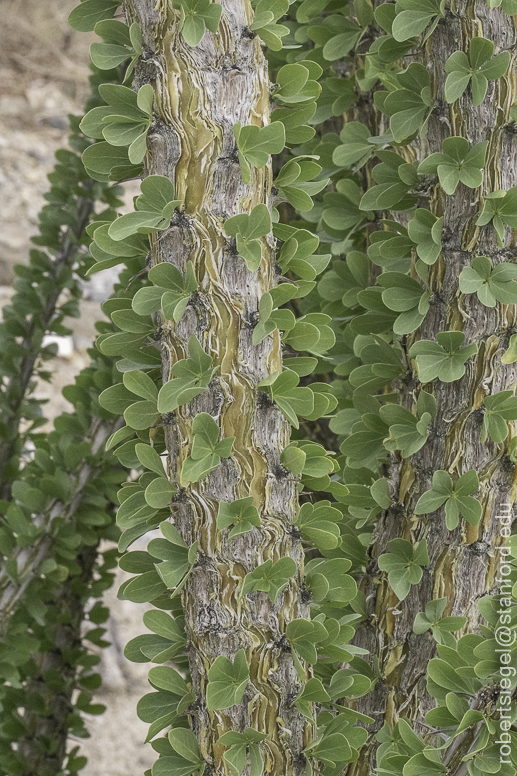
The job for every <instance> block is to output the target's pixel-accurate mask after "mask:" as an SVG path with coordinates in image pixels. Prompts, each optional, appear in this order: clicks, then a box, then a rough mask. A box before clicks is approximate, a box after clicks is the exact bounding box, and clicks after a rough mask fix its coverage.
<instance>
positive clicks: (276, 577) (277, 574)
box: [240, 558, 296, 603]
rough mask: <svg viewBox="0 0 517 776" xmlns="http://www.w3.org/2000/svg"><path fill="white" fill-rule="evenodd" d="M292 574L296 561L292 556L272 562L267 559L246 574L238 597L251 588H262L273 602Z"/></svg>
mask: <svg viewBox="0 0 517 776" xmlns="http://www.w3.org/2000/svg"><path fill="white" fill-rule="evenodd" d="M294 574H296V563H295V562H294V560H293V559H292V558H280V560H277V561H276V563H274V564H273V561H271V560H267V561H266V562H265V563H262V564H261V565H260V566H257V568H256V569H255V570H254V571H251V572H250V573H249V574H246V576H245V578H244V584H243V586H242V589H241V593H240V597H241V598H242V597H243V596H245V595H247V593H249V592H251V591H252V590H262V591H263V592H265V593H268V595H269V598H270V600H271V602H272V603H275V601H276V599H277V597H278V594H279V593H280V591H281V590H282V589H283V588H284V587H285V586H286V585H287V583H288V582H289V579H290V578H291V577H292V576H294Z"/></svg>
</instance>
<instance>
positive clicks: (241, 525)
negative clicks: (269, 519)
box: [217, 496, 260, 539]
mask: <svg viewBox="0 0 517 776" xmlns="http://www.w3.org/2000/svg"><path fill="white" fill-rule="evenodd" d="M231 525H233V526H234V527H233V528H232V530H231V531H230V533H229V535H228V539H233V537H234V536H240V535H241V534H243V533H247V532H248V531H251V529H252V528H253V527H254V526H256V527H258V526H260V517H259V513H258V510H257V508H256V507H255V506H253V496H249V497H248V498H241V499H238V500H237V501H233V502H231V503H227V502H225V501H220V502H219V511H218V513H217V528H218V529H219V530H220V531H222V530H224V529H225V528H229V527H230V526H231Z"/></svg>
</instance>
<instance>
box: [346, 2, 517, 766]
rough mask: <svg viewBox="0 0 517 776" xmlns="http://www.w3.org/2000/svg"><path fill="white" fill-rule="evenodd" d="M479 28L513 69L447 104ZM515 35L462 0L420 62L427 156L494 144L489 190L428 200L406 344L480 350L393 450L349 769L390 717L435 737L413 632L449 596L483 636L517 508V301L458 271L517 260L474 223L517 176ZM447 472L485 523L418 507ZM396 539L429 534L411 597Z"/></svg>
mask: <svg viewBox="0 0 517 776" xmlns="http://www.w3.org/2000/svg"><path fill="white" fill-rule="evenodd" d="M475 36H482V37H484V38H487V39H489V40H491V41H493V42H494V44H495V52H494V53H497V52H498V51H504V50H510V52H511V53H512V59H511V62H510V66H509V68H508V71H507V73H506V75H505V76H504V77H503V78H501V79H499V80H498V81H489V86H488V91H487V94H486V97H485V99H484V101H483V102H482V104H481V105H479V106H478V107H475V106H473V105H472V96H471V94H470V90H469V89H468V90H467V91H466V92H465V94H464V95H463V96H462V97H461V98H460V100H459V101H457V102H455V103H452V104H451V105H448V104H447V103H446V102H445V100H444V98H443V94H444V83H445V78H446V73H445V72H444V67H443V65H444V63H445V61H446V60H447V58H448V57H449V56H450V55H451V54H452V53H453V52H454V51H456V50H463V51H468V50H469V42H470V40H471V39H472V38H473V37H475ZM516 42H517V34H516V28H515V24H514V21H513V19H512V17H509V16H507V15H506V14H504V13H503V12H502V11H501V10H500V9H494V10H491V9H489V8H488V7H487V5H486V3H485V2H482V1H480V2H477V1H476V2H456V3H454V4H453V6H452V8H451V12H450V13H447V17H446V19H445V20H444V21H443V22H441V23H440V24H439V25H438V27H437V29H436V31H435V32H434V33H433V35H432V36H431V38H430V39H429V40H428V42H427V43H426V46H425V49H424V50H421V56H420V61H421V62H422V63H423V64H424V65H427V67H428V70H429V72H430V75H431V83H432V85H433V86H432V88H433V90H434V94H435V98H436V100H437V101H436V108H437V109H435V111H434V112H433V115H432V117H431V121H430V124H429V131H428V134H427V143H423V144H421V147H418V146H419V145H420V144H418V142H417V141H415V142H414V143H413V144H412V147H413V149H414V150H415V151H416V153H417V158H419V159H423V158H424V157H426V156H428V155H429V154H430V153H433V152H436V151H439V150H441V143H442V141H443V139H444V138H446V137H449V136H452V135H458V136H463V137H465V138H467V139H468V141H469V143H470V144H471V145H473V144H475V143H478V142H480V141H482V140H485V139H486V140H488V141H489V146H488V151H487V163H486V167H485V177H484V182H483V186H482V187H481V188H480V189H477V190H472V189H468V188H467V187H465V186H464V185H463V184H460V185H459V186H458V188H457V190H456V192H455V194H454V195H452V196H446V195H445V193H444V192H443V190H442V189H441V188H440V186H439V185H436V186H435V187H434V189H433V190H432V195H431V200H430V202H429V201H424V202H422V203H421V204H420V206H421V207H430V209H431V210H432V212H433V213H434V214H435V215H437V216H441V215H443V216H444V230H443V240H442V246H443V247H442V254H441V255H442V258H441V259H439V260H438V262H436V263H435V264H434V265H433V266H432V267H431V268H430V269H431V271H430V290H431V291H432V293H433V298H432V305H431V309H430V311H429V313H428V315H427V317H426V319H425V320H424V322H423V324H422V326H421V327H420V329H419V331H418V332H416V333H415V335H412V337H411V339H410V340H409V341H408V343H407V349H409V346H410V345H411V344H412V342H413V341H415V340H416V339H434V336H435V335H436V333H438V332H441V331H447V330H458V331H463V332H464V334H465V344H466V345H470V344H472V343H475V344H477V346H478V353H477V355H476V356H474V357H473V358H472V359H470V360H469V362H468V363H467V371H466V373H465V376H464V377H463V378H462V379H461V380H457V381H455V382H452V383H443V382H440V381H438V380H435V381H433V383H432V385H428V386H427V390H430V389H431V388H432V390H433V392H434V394H435V397H436V399H437V404H438V414H437V417H436V419H435V420H434V422H433V424H432V426H431V432H430V435H429V439H428V441H427V443H426V444H425V445H424V447H423V448H422V449H421V450H420V451H419V452H418V453H417V454H416V455H413V456H412V457H410V458H408V459H405V460H403V459H401V458H400V454H398V453H397V454H395V455H392V456H391V471H390V475H389V479H390V482H391V484H392V486H393V489H394V500H395V503H394V504H393V507H392V508H390V509H389V510H388V511H387V512H385V513H383V515H382V517H381V519H380V522H379V524H378V527H377V529H376V532H375V534H374V538H373V542H372V544H371V546H370V548H369V556H370V557H371V558H372V562H371V564H370V566H369V567H368V569H367V572H368V573H367V575H366V576H365V577H364V578H363V581H362V586H361V587H362V590H363V592H364V593H365V595H366V600H367V612H368V615H369V621H368V622H366V623H364V624H363V626H362V627H361V628H360V629H359V631H358V633H357V636H356V640H355V642H356V643H357V644H359V645H360V646H362V647H366V648H367V649H369V650H370V652H371V654H372V656H376V657H377V658H378V659H379V661H380V673H381V678H380V679H379V681H378V682H377V685H376V687H375V690H374V691H373V692H372V693H370V694H368V695H367V696H365V698H362V699H361V700H360V702H358V703H357V708H358V710H360V711H362V712H363V713H365V714H370V715H372V716H373V717H374V718H375V719H376V724H375V725H372V727H371V728H370V729H371V730H372V735H371V736H370V739H369V741H368V743H367V744H366V745H365V747H364V749H363V751H362V752H361V754H360V757H359V760H358V761H357V762H356V763H353V764H351V765H350V766H349V768H348V770H347V776H366V774H371V773H372V772H373V769H374V767H375V751H376V748H377V743H376V741H375V733H376V732H377V731H378V730H379V729H380V728H381V727H382V725H383V723H384V722H385V721H386V722H388V723H389V724H390V725H394V724H395V723H396V722H397V720H398V719H399V718H400V717H406V718H407V719H408V721H409V722H410V724H411V726H412V727H414V728H415V730H416V732H417V733H420V734H421V735H424V736H425V735H426V734H427V735H428V734H429V733H428V730H427V729H426V727H424V726H422V725H420V724H419V723H421V722H423V720H424V716H425V714H426V712H427V711H428V710H429V709H430V708H433V706H434V705H435V703H434V701H433V699H432V698H431V697H430V696H429V694H428V693H427V691H426V679H425V676H426V672H427V666H428V663H429V660H430V659H431V658H432V657H433V656H434V655H435V648H436V644H435V641H434V639H433V637H432V636H431V635H430V633H429V632H428V633H424V634H422V635H416V634H414V633H413V622H414V619H415V616H416V614H417V613H418V612H419V611H423V609H424V608H425V604H426V603H427V602H429V601H430V600H432V599H436V598H443V597H447V599H448V604H447V607H446V609H445V612H444V616H448V615H464V616H466V617H467V623H466V625H465V627H464V629H463V630H462V631H460V632H459V633H458V634H457V636H460V635H463V633H476V632H479V624H480V622H481V620H482V617H481V615H480V613H479V610H478V608H477V601H478V599H479V598H481V597H482V596H483V595H485V594H494V593H496V592H497V590H498V579H497V576H498V572H497V568H498V563H499V561H500V552H499V548H500V547H501V545H502V544H504V542H505V539H504V538H503V537H502V536H501V533H500V520H497V516H498V515H499V516H501V515H505V516H506V515H508V513H509V511H510V512H511V513H515V509H514V501H515V486H514V480H515V465H514V464H513V462H512V461H511V460H510V459H509V457H508V454H507V451H508V443H509V441H510V438H511V436H512V433H511V434H510V436H509V437H508V438H507V440H506V442H505V443H503V444H502V445H496V444H495V443H493V442H492V441H491V440H490V438H488V440H487V442H486V443H484V444H482V443H481V442H480V436H481V426H482V420H483V413H484V408H483V399H484V397H485V396H486V395H491V394H495V393H499V392H500V391H504V390H513V389H514V387H515V384H516V379H517V370H516V368H515V365H510V366H504V365H502V364H501V360H500V359H501V356H502V354H503V353H504V351H505V350H506V348H507V347H508V340H509V336H510V334H511V333H513V331H515V326H516V323H517V311H516V307H515V306H513V305H508V306H506V305H501V304H497V305H496V307H495V308H493V309H491V308H487V307H484V306H483V305H482V304H481V302H479V300H478V298H477V296H476V294H470V295H468V296H463V295H462V294H460V292H459V290H458V277H459V274H460V272H461V270H462V268H463V267H464V266H466V265H469V264H470V263H471V260H472V258H473V257H474V256H476V255H485V256H489V257H490V258H491V259H492V261H493V264H494V265H497V264H499V263H500V262H503V261H513V260H515V257H517V248H516V241H515V232H513V233H512V232H511V230H510V229H508V228H507V229H506V234H505V242H504V247H503V249H502V250H501V249H500V248H499V247H498V244H497V237H496V233H495V230H494V228H493V226H492V225H489V226H485V227H477V226H475V221H476V219H477V216H478V214H479V211H480V210H481V197H482V196H483V195H485V194H487V193H489V192H491V191H494V190H496V189H504V190H508V189H510V188H511V187H513V186H515V185H516V184H517V166H516V164H515V159H516V158H517V136H516V135H515V133H514V132H513V131H512V127H514V126H515V125H514V124H512V122H511V119H510V117H509V108H510V107H511V106H512V104H513V103H514V102H515V101H516V100H517V69H516V63H515V44H516ZM411 61H414V60H413V59H412V60H411ZM413 158H414V157H413ZM395 217H396V215H395ZM395 389H396V390H397V391H398V392H399V396H400V403H401V404H402V405H403V406H404V407H406V408H407V409H410V410H411V409H412V408H413V407H414V400H415V399H416V396H417V395H418V393H419V391H420V390H421V386H420V384H419V382H418V380H417V379H415V378H413V379H407V380H403V381H400V383H399V384H398V385H396V386H395ZM438 469H443V470H445V471H448V472H450V473H451V474H452V475H461V474H463V473H465V472H467V471H469V470H475V471H476V472H477V474H478V477H479V481H480V495H479V496H478V498H479V499H480V501H481V504H482V507H483V515H482V518H481V520H480V522H479V524H478V525H477V526H475V527H474V526H471V525H469V524H467V523H466V522H465V521H463V520H462V521H461V522H460V525H459V526H458V527H457V528H456V529H455V530H453V531H449V530H448V529H447V528H446V525H445V516H444V508H441V509H440V510H438V511H437V512H435V513H433V514H432V515H424V516H415V515H414V508H415V505H416V503H417V501H418V498H419V497H420V496H421V495H422V493H424V492H425V491H427V490H429V489H430V487H431V479H432V475H433V473H434V472H435V471H437V470H438ZM397 537H399V538H404V539H407V540H410V541H412V542H413V543H416V542H418V541H421V540H423V539H426V540H427V547H428V551H429V559H430V562H429V565H428V566H427V567H426V568H425V569H424V575H423V578H422V581H421V583H420V584H419V585H415V586H413V587H412V589H411V591H410V593H409V595H408V597H407V598H406V599H405V600H404V602H403V604H402V605H399V601H398V599H397V597H396V596H395V594H394V593H393V591H392V590H391V588H390V587H389V586H388V583H387V579H386V578H385V575H382V574H381V573H380V572H379V569H378V566H377V559H378V557H379V556H380V555H381V554H382V553H384V552H386V547H387V543H388V541H389V540H391V539H394V538H397ZM463 753H465V752H463ZM458 773H459V771H458Z"/></svg>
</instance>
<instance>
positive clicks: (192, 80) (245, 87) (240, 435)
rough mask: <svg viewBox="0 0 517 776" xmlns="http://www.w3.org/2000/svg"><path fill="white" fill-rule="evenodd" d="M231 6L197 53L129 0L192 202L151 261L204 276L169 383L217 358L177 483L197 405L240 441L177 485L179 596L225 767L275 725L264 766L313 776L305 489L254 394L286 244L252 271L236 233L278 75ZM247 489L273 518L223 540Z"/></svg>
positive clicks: (276, 416) (271, 342) (179, 455)
mask: <svg viewBox="0 0 517 776" xmlns="http://www.w3.org/2000/svg"><path fill="white" fill-rule="evenodd" d="M222 5H223V14H222V19H221V23H220V25H219V29H218V31H217V32H216V33H215V34H213V35H212V34H208V33H207V34H206V35H205V36H204V38H203V40H202V42H201V43H200V44H199V45H198V46H197V47H195V48H191V47H189V46H187V45H186V44H185V43H184V40H183V38H182V35H181V34H180V31H179V12H177V11H174V10H172V9H171V7H170V4H168V3H165V2H159V3H158V4H155V2H154V0H153V1H151V0H127V2H126V3H125V7H126V12H127V16H128V21H130V22H133V21H136V22H138V23H139V24H140V26H141V28H142V31H143V39H144V50H145V51H146V59H147V61H146V62H145V63H144V64H143V65H142V66H140V69H139V71H137V75H136V84H137V85H140V84H141V83H144V82H145V81H148V80H150V81H151V83H152V84H153V86H154V87H155V104H156V114H157V115H156V117H155V121H154V122H153V125H152V127H151V129H150V132H149V136H148V144H149V146H148V147H149V153H148V156H147V173H148V174H160V175H165V176H167V177H169V178H170V179H171V180H172V181H173V182H174V185H175V191H176V196H177V198H178V199H181V200H183V202H184V211H185V212H184V214H182V215H180V217H179V218H177V219H176V220H175V221H174V220H173V223H172V226H171V228H170V229H169V230H167V232H165V233H163V234H160V235H159V236H158V237H154V238H152V241H151V264H152V265H153V266H155V265H156V264H159V263H160V262H170V263H172V264H174V265H175V266H176V267H177V268H178V269H180V270H181V271H182V272H184V271H185V267H186V262H191V264H192V267H193V269H194V272H195V275H196V279H197V281H198V291H197V292H196V294H195V296H194V298H193V303H191V304H190V305H189V306H188V307H187V310H186V312H185V314H184V317H183V319H182V320H181V322H180V323H179V324H174V323H173V322H171V321H167V320H162V321H161V337H162V339H161V347H162V361H163V379H164V382H166V381H167V380H168V379H169V370H170V367H171V365H172V364H174V363H175V362H176V361H177V360H178V359H181V358H184V357H185V356H186V355H187V342H188V340H189V338H190V336H191V335H192V334H195V335H196V337H197V339H198V341H199V342H200V343H201V345H202V347H203V349H204V350H205V352H207V353H208V354H209V355H210V356H211V357H212V359H213V364H214V366H217V367H218V370H217V372H216V373H215V376H214V377H213V378H212V381H211V383H210V386H209V389H208V390H207V391H206V392H205V393H204V394H202V395H201V396H199V397H198V398H197V399H195V400H194V401H192V402H191V403H190V404H189V405H187V406H181V407H180V408H179V409H178V410H177V411H175V412H174V413H171V414H169V415H168V416H166V418H165V419H166V421H167V427H166V441H167V447H168V450H169V473H170V476H171V478H172V479H173V480H174V481H175V482H179V474H180V470H181V467H182V464H183V461H184V460H185V458H186V457H187V456H188V454H189V453H190V445H191V440H192V424H193V421H194V418H195V417H196V415H197V414H198V413H200V412H208V413H209V414H210V415H211V416H212V417H213V418H214V419H215V420H216V421H217V423H218V425H219V427H220V429H221V432H222V437H235V442H234V445H233V452H232V458H231V459H223V462H222V465H221V466H219V467H218V468H217V469H216V470H215V471H214V472H213V473H212V474H211V475H210V476H209V477H208V478H207V479H205V480H204V481H202V482H201V483H192V484H191V485H190V486H189V488H188V489H187V490H186V492H182V493H180V498H179V501H178V503H177V506H176V510H177V511H176V516H175V523H176V525H177V527H178V529H179V531H180V533H181V536H182V537H183V539H184V540H185V541H186V542H187V544H189V545H190V544H192V543H193V542H194V541H196V540H198V541H199V556H198V561H197V563H196V564H195V566H194V569H193V571H192V574H191V576H190V577H189V579H188V581H187V583H186V585H185V587H184V590H183V592H182V602H183V607H184V611H185V616H186V633H187V637H188V642H187V644H188V655H189V664H190V671H191V676H192V682H193V688H194V694H195V696H196V703H195V712H193V713H192V715H191V723H192V726H193V729H194V730H195V732H196V735H197V737H198V740H199V744H200V749H201V754H202V756H203V758H204V759H205V760H206V761H207V762H208V763H209V764H211V765H212V767H213V772H214V773H217V774H223V773H226V772H227V766H226V765H225V764H224V762H223V759H222V754H223V751H224V750H223V747H222V746H221V745H218V744H217V743H216V742H217V739H218V738H219V737H220V736H221V735H222V734H223V733H225V732H226V731H228V730H231V729H233V730H243V729H244V728H245V727H253V728H254V729H255V730H258V731H259V732H264V733H267V734H268V741H267V742H266V744H265V745H266V747H267V751H268V758H269V762H268V763H267V772H269V773H278V774H285V775H286V776H288V774H301V773H303V772H304V769H305V758H304V756H303V755H302V754H301V750H302V749H303V747H304V746H306V745H307V743H308V731H309V726H308V723H307V721H306V720H304V717H303V716H302V715H301V714H300V713H299V712H298V711H297V709H296V708H294V707H292V708H291V706H290V704H291V703H292V700H293V697H294V696H295V694H296V691H297V678H296V671H295V667H294V664H293V659H292V656H291V654H290V653H289V651H286V650H285V649H284V648H283V645H284V643H285V641H284V640H283V639H282V637H283V635H284V633H285V628H286V625H287V623H288V622H289V621H291V620H292V619H294V618H297V617H305V618H307V617H308V611H307V606H306V604H305V603H304V602H303V601H302V573H303V572H302V569H303V554H302V551H301V544H300V541H299V539H298V538H297V537H296V536H295V535H293V531H292V521H293V518H294V515H295V509H296V485H295V482H294V481H293V480H292V479H290V478H289V477H288V476H287V473H286V472H285V470H284V469H283V468H282V467H281V466H280V461H279V454H280V451H281V450H282V449H283V448H284V447H285V446H286V445H287V444H288V441H289V424H288V422H287V420H286V419H285V418H284V416H283V415H282V413H281V412H280V411H279V409H278V408H276V407H274V406H272V403H271V402H270V401H269V399H268V397H267V396H266V394H264V393H262V392H261V391H259V390H258V388H257V386H258V384H259V382H260V381H261V380H263V379H264V378H265V377H267V376H268V375H270V374H271V373H273V372H275V371H279V370H281V368H282V353H281V342H280V338H279V332H278V331H275V333H274V336H273V338H267V339H266V340H265V341H264V342H263V343H261V344H260V345H258V346H254V345H253V344H252V334H253V327H254V325H255V323H256V320H257V311H258V303H259V300H260V297H261V296H262V294H263V293H264V292H266V291H268V290H269V289H271V288H272V287H274V286H275V285H276V284H277V279H276V275H275V262H274V245H273V244H272V243H271V241H269V243H268V244H266V242H264V245H263V256H262V262H261V265H260V268H259V270H258V272H256V273H252V272H250V271H249V270H248V269H247V268H246V265H245V263H244V261H243V259H242V258H240V257H239V256H238V255H237V254H236V251H235V249H234V246H233V245H232V242H231V241H230V240H228V238H227V237H225V235H224V230H223V223H224V221H225V220H226V219H228V218H230V217H231V216H234V215H237V214H238V213H242V212H244V213H249V212H250V211H251V210H252V209H253V207H255V206H256V205H258V204H266V205H268V206H269V204H270V197H271V184H272V176H271V167H270V165H266V166H265V167H264V168H262V169H253V170H252V173H251V182H250V183H249V184H248V185H245V184H244V183H243V181H242V176H241V172H240V168H239V163H238V159H237V154H236V145H235V139H234V135H233V131H232V130H233V126H234V125H235V124H236V123H237V122H241V123H242V124H243V125H249V124H255V125H256V126H258V127H262V126H264V125H266V124H268V123H269V81H268V71H267V62H266V60H265V57H264V55H263V52H262V49H261V46H260V42H259V40H258V38H256V37H255V36H254V35H253V33H250V31H249V29H248V25H249V24H250V23H251V19H252V9H251V5H250V4H249V3H248V2H245V1H244V0H229V1H227V2H223V3H222ZM249 496H252V497H253V502H254V505H255V506H256V507H257V508H258V510H259V513H260V515H261V523H262V525H261V529H260V530H257V529H254V530H252V531H250V532H249V533H247V534H245V535H243V536H241V537H238V538H236V539H233V540H232V541H231V542H228V541H227V540H226V539H222V538H221V533H220V532H219V531H217V530H216V517H217V511H218V503H219V502H220V501H226V502H231V501H234V500H235V499H239V498H244V497H249ZM286 556H289V557H291V558H293V559H294V560H295V562H296V563H297V565H298V568H299V574H298V578H297V577H293V578H292V579H291V581H290V582H289V585H288V587H287V588H286V589H285V591H284V592H283V593H282V594H281V595H280V596H279V597H278V599H277V601H276V603H274V604H273V603H271V601H270V599H269V597H268V596H267V594H266V593H260V592H258V593H254V594H252V595H251V596H250V597H249V598H248V599H246V598H244V599H240V598H239V595H238V593H239V589H240V587H241V585H242V582H243V578H244V576H245V575H246V573H248V572H250V571H252V570H253V569H254V568H255V567H256V566H257V565H260V564H261V563H264V562H265V561H267V560H272V561H273V562H275V561H277V560H278V559H279V558H282V557H286ZM240 649H244V650H245V653H246V658H247V662H248V665H249V670H250V683H249V685H248V689H247V693H246V695H245V696H244V699H243V702H242V703H241V704H240V706H234V707H232V708H230V709H227V710H225V711H224V712H220V711H209V710H208V709H207V705H206V686H207V673H208V670H209V668H210V667H211V666H212V665H213V663H214V661H215V659H216V658H217V657H218V656H219V655H223V656H226V657H229V658H231V659H233V657H234V655H235V654H236V653H237V652H238V650H240ZM246 701H247V702H246Z"/></svg>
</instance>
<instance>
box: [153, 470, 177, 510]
mask: <svg viewBox="0 0 517 776" xmlns="http://www.w3.org/2000/svg"><path fill="white" fill-rule="evenodd" d="M175 494H176V487H175V486H174V485H173V484H172V483H171V482H169V480H168V479H167V478H166V477H157V478H156V479H155V480H153V481H152V482H150V483H149V485H148V486H147V488H146V489H145V500H146V502H147V503H148V504H149V506H150V507H153V508H155V509H162V508H163V507H166V506H168V505H169V504H170V503H171V501H172V500H173V496H174V495H175Z"/></svg>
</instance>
